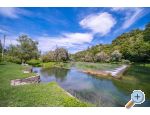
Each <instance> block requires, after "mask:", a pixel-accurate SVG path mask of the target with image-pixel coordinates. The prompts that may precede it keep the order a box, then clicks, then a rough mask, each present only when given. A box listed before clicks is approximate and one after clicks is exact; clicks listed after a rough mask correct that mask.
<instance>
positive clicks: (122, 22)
mask: <svg viewBox="0 0 150 115" xmlns="http://www.w3.org/2000/svg"><path fill="white" fill-rule="evenodd" d="M148 22H150V8H121V7H120V8H0V39H2V37H3V35H4V34H6V35H7V37H6V44H7V45H6V46H8V45H9V44H17V41H16V39H17V38H18V36H19V35H21V34H27V35H28V36H30V37H31V38H32V39H33V40H37V41H38V42H39V49H40V50H41V51H42V52H46V51H48V50H54V49H55V48H56V47H64V48H67V49H68V50H69V52H70V53H75V52H77V51H81V50H84V49H86V48H87V47H91V46H93V45H96V44H100V43H102V44H108V43H111V41H112V40H113V39H115V38H116V37H117V36H118V35H120V34H122V33H124V32H128V31H130V30H132V29H135V28H140V29H144V26H145V24H147V23H148Z"/></svg>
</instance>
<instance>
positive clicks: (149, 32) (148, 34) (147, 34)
mask: <svg viewBox="0 0 150 115" xmlns="http://www.w3.org/2000/svg"><path fill="white" fill-rule="evenodd" d="M144 40H145V41H148V42H150V23H148V24H147V25H146V27H145V31H144Z"/></svg>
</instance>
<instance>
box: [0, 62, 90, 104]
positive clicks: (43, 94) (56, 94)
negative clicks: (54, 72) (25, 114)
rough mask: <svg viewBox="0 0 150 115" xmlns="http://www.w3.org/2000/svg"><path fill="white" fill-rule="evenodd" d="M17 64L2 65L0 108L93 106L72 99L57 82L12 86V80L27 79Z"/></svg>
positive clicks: (27, 75) (0, 65)
mask: <svg viewBox="0 0 150 115" xmlns="http://www.w3.org/2000/svg"><path fill="white" fill-rule="evenodd" d="M31 75H33V74H31V73H29V74H24V73H23V72H22V67H21V66H20V65H17V64H12V63H6V64H0V106H4V107H5V106H71V107H72V106H91V105H90V104H87V103H84V102H81V101H79V100H77V99H76V98H74V97H70V96H69V95H68V94H67V93H66V92H65V91H64V90H63V89H62V88H61V87H59V86H58V84H57V83H56V82H51V83H47V84H46V83H45V84H42V83H40V84H30V85H24V86H10V80H12V79H17V78H26V77H29V76H31Z"/></svg>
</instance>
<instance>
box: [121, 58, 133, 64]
mask: <svg viewBox="0 0 150 115" xmlns="http://www.w3.org/2000/svg"><path fill="white" fill-rule="evenodd" d="M121 62H122V63H123V64H130V63H131V62H130V61H129V60H125V59H123V60H122V61H121Z"/></svg>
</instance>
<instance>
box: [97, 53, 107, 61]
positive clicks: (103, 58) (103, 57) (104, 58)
mask: <svg viewBox="0 0 150 115" xmlns="http://www.w3.org/2000/svg"><path fill="white" fill-rule="evenodd" d="M95 58H96V61H97V62H107V61H109V56H108V55H107V54H106V53H105V52H103V51H101V52H100V53H97V54H96V56H95Z"/></svg>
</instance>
